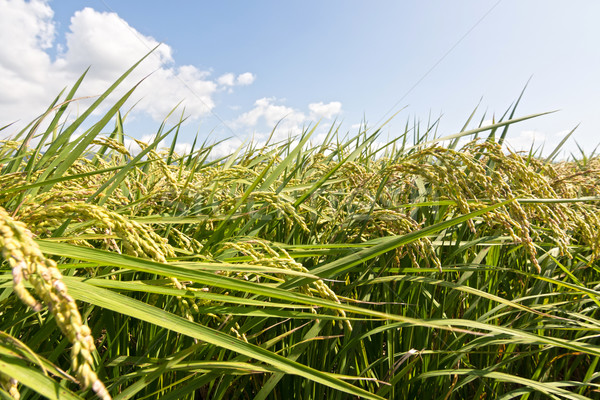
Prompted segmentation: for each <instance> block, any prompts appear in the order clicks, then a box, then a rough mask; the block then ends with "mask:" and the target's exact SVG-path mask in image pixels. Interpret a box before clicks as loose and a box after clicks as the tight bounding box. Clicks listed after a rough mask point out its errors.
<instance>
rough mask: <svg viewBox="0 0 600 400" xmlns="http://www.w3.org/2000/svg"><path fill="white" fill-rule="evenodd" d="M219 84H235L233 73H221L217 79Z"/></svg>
mask: <svg viewBox="0 0 600 400" xmlns="http://www.w3.org/2000/svg"><path fill="white" fill-rule="evenodd" d="M217 82H219V85H223V86H233V85H235V75H234V74H232V73H229V74H225V75H221V76H220V77H219V79H217Z"/></svg>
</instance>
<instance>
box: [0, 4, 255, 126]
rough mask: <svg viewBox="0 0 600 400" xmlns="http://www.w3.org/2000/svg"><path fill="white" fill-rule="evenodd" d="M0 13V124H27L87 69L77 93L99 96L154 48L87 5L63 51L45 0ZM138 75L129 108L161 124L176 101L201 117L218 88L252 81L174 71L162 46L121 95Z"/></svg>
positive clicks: (116, 18) (122, 23) (167, 49)
mask: <svg viewBox="0 0 600 400" xmlns="http://www.w3.org/2000/svg"><path fill="white" fill-rule="evenodd" d="M0 10H2V11H1V12H0V41H1V43H2V46H0V88H1V89H0V105H1V106H2V107H0V126H1V125H4V124H6V123H9V122H13V121H15V120H19V119H20V120H21V121H23V122H29V121H30V120H31V119H32V118H34V117H35V116H37V115H38V114H39V113H40V112H41V111H43V110H44V109H45V107H46V106H47V105H48V104H49V102H50V101H51V100H52V99H53V98H54V97H55V96H56V95H57V94H58V93H59V92H60V90H62V89H63V88H64V87H67V86H71V85H72V84H73V83H74V82H75V81H76V80H77V78H78V77H79V76H80V75H81V74H82V73H83V71H84V70H85V69H86V68H87V67H89V66H91V69H90V71H89V73H88V75H87V76H86V79H85V80H84V83H83V84H82V86H81V88H80V90H79V92H78V95H79V96H97V95H100V94H101V93H102V92H103V91H104V90H106V89H107V88H108V87H109V86H110V85H111V84H112V83H113V82H114V81H115V80H116V79H117V78H118V77H119V76H120V75H121V74H122V73H123V72H125V71H126V70H127V69H128V68H129V67H131V66H132V65H133V64H134V63H136V62H137V61H139V60H140V59H141V58H142V57H143V56H144V55H145V54H147V53H148V52H149V50H150V49H152V48H154V47H156V46H157V45H158V42H157V41H156V40H155V39H154V38H152V37H150V36H145V35H142V34H141V33H139V32H138V31H136V30H135V29H134V28H133V27H131V26H130V25H129V24H128V23H127V22H126V21H124V20H123V19H122V18H120V17H119V16H118V15H117V14H116V13H108V12H98V11H96V10H94V9H92V8H87V7H86V8H84V9H82V10H80V11H77V12H76V13H75V14H73V16H72V17H71V19H70V24H69V29H68V32H67V33H66V36H65V46H64V47H62V48H58V47H55V46H57V45H56V29H55V21H54V13H53V11H52V8H51V7H50V6H49V4H48V1H44V0H31V1H29V2H25V1H24V0H0ZM52 48H55V49H56V57H55V59H54V60H52V58H51V57H50V55H49V53H48V51H49V49H52ZM144 77H147V79H145V80H144V82H142V84H141V85H140V86H139V87H138V89H136V92H135V93H134V96H133V97H132V101H131V102H130V104H133V103H134V102H135V101H138V100H140V99H141V100H140V101H139V103H138V104H137V105H136V107H135V109H134V111H135V112H145V113H148V114H149V115H150V116H152V118H154V119H156V120H162V119H163V118H164V117H165V116H166V115H167V114H168V113H169V112H170V111H171V110H172V108H173V107H174V106H176V105H177V104H178V103H179V102H180V101H182V100H183V101H184V103H183V105H184V106H185V107H186V112H187V113H188V114H189V115H190V117H191V118H192V119H194V118H200V117H202V116H204V115H206V114H207V113H209V112H210V111H211V110H213V108H214V107H215V101H214V98H213V97H214V94H215V93H216V92H217V91H218V89H219V85H221V86H223V85H225V86H229V87H232V86H235V85H248V84H250V83H252V82H253V80H254V75H253V74H251V73H249V72H246V73H243V74H240V75H238V76H235V75H234V74H225V75H222V76H221V77H219V78H217V79H211V77H210V72H208V71H203V70H200V69H198V68H196V67H195V66H193V65H182V66H177V65H176V64H175V60H174V58H173V52H172V49H171V47H170V46H168V45H165V44H162V45H160V46H159V47H158V48H157V49H156V50H155V51H154V53H153V54H151V55H150V56H149V57H147V58H146V59H145V60H144V61H143V62H142V64H140V66H139V67H138V68H137V69H136V70H135V71H134V73H133V74H132V75H131V77H130V78H128V79H127V80H126V81H125V82H123V83H122V85H121V87H122V88H123V89H122V91H121V92H120V94H123V92H124V91H125V90H128V89H130V88H131V87H133V85H135V83H137V82H139V81H140V80H141V79H142V78H144ZM114 97H116V95H115V96H114ZM114 97H113V101H114V99H115V98H114ZM87 103H89V101H88V102H87ZM85 104H86V102H85V101H84V102H83V103H82V104H81V105H82V106H85ZM108 104H110V101H108V102H107V105H108Z"/></svg>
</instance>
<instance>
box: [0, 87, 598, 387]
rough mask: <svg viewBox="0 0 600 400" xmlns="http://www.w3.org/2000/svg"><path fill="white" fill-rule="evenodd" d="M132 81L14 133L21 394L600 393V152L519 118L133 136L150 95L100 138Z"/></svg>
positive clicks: (15, 304)
mask: <svg viewBox="0 0 600 400" xmlns="http://www.w3.org/2000/svg"><path fill="white" fill-rule="evenodd" d="M82 78H83V77H82ZM120 81H121V80H119V81H118V82H116V83H115V85H114V86H113V87H111V88H110V89H109V90H108V91H107V93H105V95H103V96H101V97H100V98H99V99H98V101H97V102H96V103H94V104H93V105H92V106H91V107H90V108H89V109H88V110H87V111H86V112H84V113H83V114H82V115H81V116H80V117H79V118H77V119H76V120H74V121H71V122H69V123H64V117H65V115H66V114H65V111H66V109H67V107H68V106H69V103H70V101H71V100H72V99H73V97H74V95H75V92H76V90H77V88H78V86H79V84H80V82H81V80H80V81H79V82H77V84H76V85H75V87H74V88H73V89H72V90H71V91H70V92H69V93H68V94H67V95H66V97H65V99H63V102H61V103H59V99H58V98H57V100H56V101H55V103H54V104H52V106H51V107H50V108H49V109H48V111H47V112H46V113H45V114H44V115H43V116H42V117H41V118H40V119H39V120H37V121H35V122H34V123H32V124H31V125H30V126H29V127H27V128H26V129H24V130H23V131H22V132H20V133H19V134H18V135H16V136H15V137H13V139H12V140H4V141H2V142H1V144H0V164H2V175H1V176H0V207H1V208H0V250H1V251H2V264H1V267H0V289H1V290H0V378H1V381H2V387H3V389H2V390H0V394H1V395H2V396H3V397H5V398H10V397H11V396H13V397H18V396H19V393H20V396H21V398H27V399H29V398H36V397H37V396H41V397H47V398H64V399H77V398H81V397H90V398H91V397H93V391H95V392H96V393H97V394H98V395H100V396H101V397H103V398H105V399H108V398H110V396H112V397H113V398H114V399H127V398H160V399H185V398H188V399H193V398H196V399H221V398H223V399H265V398H271V399H325V398H326V399H345V398H349V396H354V397H363V398H371V399H378V398H390V399H392V398H397V399H408V398H439V399H450V398H455V399H462V398H464V399H473V398H503V399H508V398H515V397H520V398H531V399H535V398H548V397H550V398H571V399H583V398H598V396H599V395H600V387H599V381H600V373H599V372H597V371H598V370H599V367H598V360H599V357H600V336H599V335H598V332H599V331H600V314H599V305H600V264H599V263H598V259H599V258H600V235H599V233H598V230H597V227H598V226H599V223H600V220H599V219H600V214H599V209H598V200H599V197H600V193H598V191H599V190H600V186H599V185H598V184H599V183H600V182H599V179H598V173H599V171H600V161H598V159H597V158H593V157H592V158H586V157H583V158H580V159H579V160H577V161H572V162H561V163H557V162H554V161H553V156H554V155H555V154H553V155H552V156H551V157H549V158H546V159H543V158H541V157H535V155H534V154H514V153H510V152H506V151H503V150H502V146H501V144H502V141H503V140H504V137H505V136H506V134H507V130H508V127H509V126H510V125H511V124H513V123H516V122H518V121H520V120H523V119H526V118H530V117H532V116H530V117H524V118H513V115H512V114H511V115H510V116H509V117H508V119H507V120H505V121H500V122H498V123H495V124H494V125H491V126H486V127H479V128H477V129H474V130H470V131H466V130H464V131H463V132H461V133H460V134H458V135H453V136H452V137H450V138H449V139H448V138H446V139H448V140H445V141H442V140H436V139H434V138H431V137H429V136H428V135H429V134H430V132H431V130H429V129H428V130H427V131H426V132H425V133H419V130H418V129H419V128H418V127H417V126H415V127H412V128H411V129H408V128H407V130H406V132H404V133H402V134H401V135H399V138H398V139H396V140H394V141H392V142H390V143H387V144H382V143H381V142H380V141H379V140H378V134H377V132H372V133H370V132H367V131H361V132H359V133H358V134H357V135H356V136H355V137H346V138H342V137H341V136H340V135H338V133H337V132H336V131H335V130H333V129H332V130H331V131H330V133H329V135H328V136H327V139H325V141H324V142H323V143H318V144H311V134H312V132H313V130H314V129H313V130H310V129H309V130H306V131H305V132H304V133H303V134H302V135H301V136H300V137H298V138H295V139H291V140H287V141H284V142H280V143H273V144H269V143H267V144H265V145H261V146H256V145H249V146H247V147H244V148H240V149H239V150H238V151H237V152H235V153H234V154H232V155H231V156H228V157H226V158H221V159H215V158H214V157H213V156H211V151H212V150H213V146H211V145H207V144H204V145H202V146H195V148H194V149H192V151H191V153H189V154H186V155H178V154H176V153H175V152H174V148H175V141H176V140H177V139H176V138H177V133H178V132H179V128H180V125H181V121H179V123H176V124H175V125H174V126H172V127H170V128H169V127H168V124H166V123H165V124H163V125H161V126H160V128H159V130H158V132H157V133H156V139H155V140H154V142H152V143H139V144H140V147H141V149H142V150H141V151H140V152H138V153H135V154H132V153H130V151H129V150H128V149H127V148H126V147H125V145H124V143H125V134H124V132H123V128H122V127H123V124H122V118H121V114H120V113H119V111H118V110H119V109H120V108H121V107H122V105H123V103H124V102H125V100H126V99H127V97H128V96H129V95H130V94H131V92H129V93H128V94H127V95H125V96H124V97H123V98H122V99H120V100H119V101H118V102H117V103H116V104H115V105H114V106H113V107H112V108H111V109H110V110H109V111H108V112H106V114H105V115H104V116H103V117H101V118H100V119H99V120H98V121H97V122H96V123H94V124H89V125H91V126H89V128H88V129H87V130H85V132H84V133H83V134H81V135H79V136H76V135H75V133H76V132H79V131H78V129H80V128H81V127H82V126H85V123H89V120H90V118H91V117H90V114H91V113H92V111H94V110H95V109H97V107H98V106H99V105H100V104H101V103H102V102H103V101H104V99H105V98H106V96H107V95H108V94H109V93H111V92H112V91H113V90H114V88H115V87H116V86H117V85H118V84H119V83H120ZM513 113H514V110H513ZM111 120H116V124H115V127H114V129H112V132H109V133H106V130H107V124H108V123H109V121H111ZM40 121H46V123H47V125H49V126H48V127H47V128H44V129H41V128H40V126H41V124H40V123H39V122H40ZM48 122H49V123H48ZM482 133H485V137H479V138H478V137H477V136H478V135H481V134H482ZM168 135H171V137H173V138H174V139H173V141H172V143H173V144H172V146H171V147H170V148H168V149H159V148H158V144H159V142H160V141H161V140H163V139H164V138H165V137H167V136H168ZM409 135H414V138H415V139H414V142H415V143H416V144H414V145H409V144H408V142H409V140H408V139H409ZM461 137H468V138H470V139H475V140H472V141H470V142H469V143H467V144H466V145H464V146H462V147H460V148H459V147H458V143H459V142H458V140H459V138H461ZM441 143H444V145H441ZM461 143H462V142H461ZM88 327H89V328H88ZM354 397H352V398H354Z"/></svg>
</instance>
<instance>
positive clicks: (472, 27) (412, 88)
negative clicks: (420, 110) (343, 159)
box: [375, 0, 502, 126]
mask: <svg viewBox="0 0 600 400" xmlns="http://www.w3.org/2000/svg"><path fill="white" fill-rule="evenodd" d="M500 3H502V0H498V1H497V2H496V4H494V5H493V6H491V7H490V9H489V10H487V11H486V12H485V14H483V15H482V16H481V18H479V20H477V22H475V24H473V26H471V28H470V29H469V30H468V31H467V32H466V33H465V34H464V35H462V36H461V38H460V39H458V41H457V42H456V43H454V44H453V45H452V47H450V49H448V51H446V52H445V53H444V55H442V56H441V57H440V58H439V59H438V60H437V61H436V62H435V63H434V64H433V65H432V66H431V68H429V69H428V70H427V72H425V73H424V74H423V76H421V78H419V80H418V81H417V82H416V83H415V84H414V85H412V86H411V87H410V89H408V90H407V91H406V93H404V95H402V97H400V99H399V100H398V101H397V102H396V103H394V105H393V106H392V107H390V109H389V110H388V111H387V112H386V113H385V114H383V116H382V117H381V118H380V119H379V121H377V123H376V124H375V126H377V125H379V124H380V123H381V122H382V121H383V119H384V118H386V117H387V116H388V115H389V114H390V113H391V112H392V111H394V110H395V109H396V107H398V105H399V104H400V102H401V101H402V100H404V99H405V98H406V97H407V96H408V95H409V94H410V93H411V92H412V91H413V90H414V89H415V88H416V87H417V86H419V84H420V83H421V82H423V81H424V80H425V78H427V76H428V75H429V74H430V73H431V72H432V71H433V70H434V69H435V68H436V67H437V66H438V65H440V63H441V62H442V61H444V59H445V58H446V57H448V55H449V54H450V53H452V51H454V49H456V47H458V45H459V44H460V43H461V42H462V41H463V40H465V39H466V37H467V36H469V34H470V33H471V32H473V31H474V30H475V28H477V26H478V25H479V24H480V23H481V22H483V20H484V19H485V18H486V17H487V16H488V15H489V14H490V13H491V12H492V11H493V10H494V9H495V8H496V7H497V6H498V5H499V4H500Z"/></svg>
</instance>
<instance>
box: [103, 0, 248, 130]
mask: <svg viewBox="0 0 600 400" xmlns="http://www.w3.org/2000/svg"><path fill="white" fill-rule="evenodd" d="M100 2H101V3H102V4H104V7H106V8H107V9H108V10H109V11H110V12H113V13H115V14H117V13H116V12H115V11H114V10H113V9H112V8H111V7H110V6H109V5H108V4H106V1H105V0H100ZM119 20H120V21H121V23H122V24H123V25H124V26H125V27H126V28H127V29H128V30H129V32H131V34H132V35H133V36H135V38H136V39H137V40H139V41H140V42H141V43H142V44H143V45H144V47H146V48H147V49H148V51H150V50H152V48H151V47H150V46H148V44H147V43H146V42H145V41H144V40H142V38H141V37H140V35H139V34H138V33H137V31H136V30H135V29H133V28H132V27H131V26H129V25H128V24H127V23H125V22H124V21H123V20H122V19H121V18H119ZM152 56H154V57H156V58H158V59H160V57H159V56H158V54H156V53H154V52H153V53H152ZM173 76H175V77H176V78H177V79H178V80H179V81H180V82H181V83H182V84H183V86H185V87H186V88H187V89H188V90H189V91H190V93H192V95H194V97H196V98H197V99H198V100H199V101H200V103H202V104H203V105H204V107H206V109H207V110H208V111H209V112H210V113H211V114H212V115H213V116H214V117H215V118H217V119H218V120H219V122H221V124H223V126H224V127H225V128H227V129H228V130H229V131H230V132H231V133H232V134H233V136H235V137H237V138H238V139H240V137H239V136H238V135H237V133H235V131H234V130H233V129H232V128H231V127H230V126H229V125H228V124H227V123H226V122H225V121H224V120H223V118H221V117H220V116H219V114H217V113H216V112H214V111H213V110H212V108H211V107H209V105H208V104H206V103H205V102H204V100H202V98H201V97H200V95H198V93H196V92H195V91H194V89H193V88H192V87H191V86H190V85H188V83H187V82H186V81H184V80H183V79H181V77H180V76H179V75H177V74H173Z"/></svg>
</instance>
